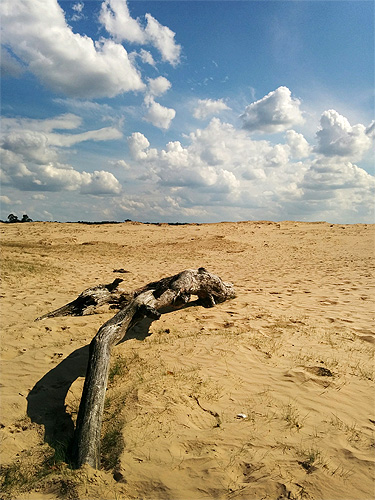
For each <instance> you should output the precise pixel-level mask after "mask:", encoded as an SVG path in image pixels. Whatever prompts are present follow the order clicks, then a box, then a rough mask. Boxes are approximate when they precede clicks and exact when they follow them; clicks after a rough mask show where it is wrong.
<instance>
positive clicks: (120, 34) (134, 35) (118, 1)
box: [99, 0, 181, 66]
mask: <svg viewBox="0 0 375 500" xmlns="http://www.w3.org/2000/svg"><path fill="white" fill-rule="evenodd" d="M145 18H146V27H145V28H143V26H142V24H141V22H140V20H139V19H134V18H132V17H131V15H130V12H129V8H128V5H127V3H126V1H123V0H105V1H104V2H103V4H102V8H101V12H100V16H99V20H100V22H101V23H102V24H103V25H104V27H105V29H106V30H107V31H108V33H110V34H111V35H112V36H113V37H114V38H115V39H116V40H118V41H123V40H126V41H128V42H132V43H138V44H142V45H144V44H151V45H153V46H154V47H156V48H157V49H158V50H159V52H160V54H161V57H162V60H163V61H165V62H168V63H170V64H172V66H176V65H177V64H178V63H179V62H180V54H181V46H180V45H178V44H177V43H176V42H175V39H174V37H175V33H174V32H173V31H172V30H171V29H169V28H168V27H167V26H163V25H161V24H160V23H159V22H158V21H157V20H156V19H155V18H154V17H153V16H152V15H151V14H146V16H145ZM140 55H141V57H142V60H143V61H144V62H147V63H148V64H151V65H154V63H153V58H152V55H151V54H150V53H148V54H147V55H146V54H145V51H143V52H141V54H140Z"/></svg>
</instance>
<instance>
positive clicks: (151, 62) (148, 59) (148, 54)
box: [139, 49, 156, 67]
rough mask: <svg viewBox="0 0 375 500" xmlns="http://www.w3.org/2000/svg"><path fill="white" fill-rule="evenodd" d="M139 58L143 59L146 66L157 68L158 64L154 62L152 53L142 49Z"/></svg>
mask: <svg viewBox="0 0 375 500" xmlns="http://www.w3.org/2000/svg"><path fill="white" fill-rule="evenodd" d="M139 57H140V58H141V61H142V62H143V63H145V64H149V65H150V66H153V67H155V66H156V62H155V61H154V58H153V57H152V54H151V52H149V51H148V50H145V49H141V50H140V51H139Z"/></svg>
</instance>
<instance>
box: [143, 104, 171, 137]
mask: <svg viewBox="0 0 375 500" xmlns="http://www.w3.org/2000/svg"><path fill="white" fill-rule="evenodd" d="M145 103H146V105H147V108H148V111H147V113H146V114H145V117H144V119H145V120H146V121H147V122H150V123H152V124H153V125H154V126H155V127H158V128H161V129H164V130H167V129H168V128H169V127H170V125H171V122H172V120H173V118H174V117H175V116H176V111H175V110H174V109H172V108H166V107H165V106H162V105H161V104H159V103H158V102H155V101H154V99H153V98H152V97H150V98H149V99H147V100H145Z"/></svg>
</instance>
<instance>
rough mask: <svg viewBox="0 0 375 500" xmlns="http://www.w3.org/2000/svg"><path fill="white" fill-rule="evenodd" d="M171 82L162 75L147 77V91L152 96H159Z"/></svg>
mask: <svg viewBox="0 0 375 500" xmlns="http://www.w3.org/2000/svg"><path fill="white" fill-rule="evenodd" d="M171 86H172V85H171V82H170V81H169V80H167V79H166V78H165V77H164V76H158V77H157V78H149V79H148V92H149V94H150V95H152V96H161V95H163V94H165V92H167V90H169V89H170V88H171Z"/></svg>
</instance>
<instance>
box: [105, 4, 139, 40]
mask: <svg viewBox="0 0 375 500" xmlns="http://www.w3.org/2000/svg"><path fill="white" fill-rule="evenodd" d="M99 21H100V22H101V23H102V24H103V26H104V27H105V29H106V30H107V31H108V33H110V34H111V35H113V36H114V37H115V38H116V39H118V40H119V41H123V40H127V41H128V42H133V43H140V44H143V43H145V41H146V37H145V34H144V31H143V28H142V26H141V24H140V23H139V21H138V20H137V19H133V18H132V17H131V15H130V13H129V8H128V5H127V3H126V1H124V0H105V1H104V2H103V3H102V8H101V11H100V15H99Z"/></svg>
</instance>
